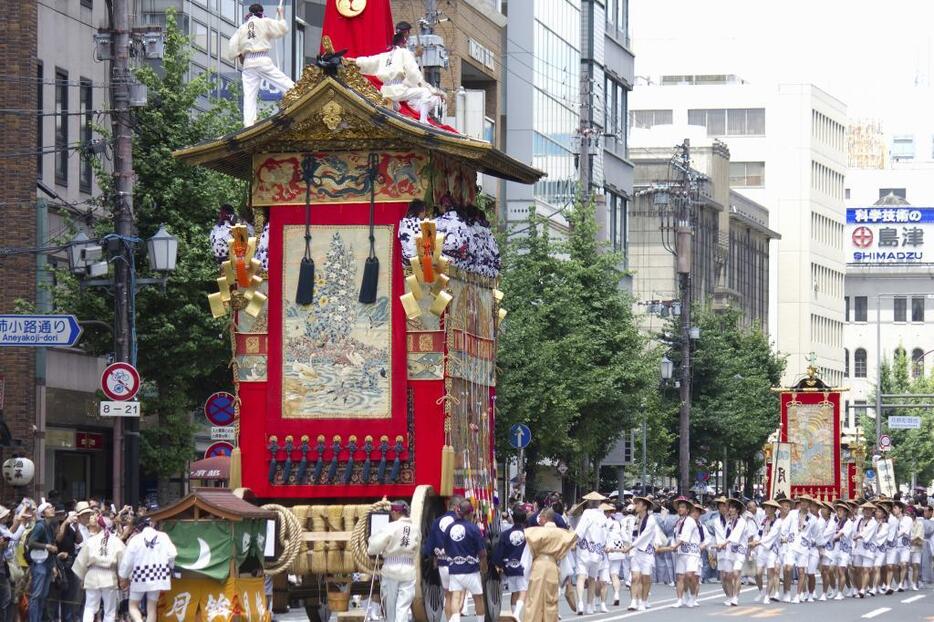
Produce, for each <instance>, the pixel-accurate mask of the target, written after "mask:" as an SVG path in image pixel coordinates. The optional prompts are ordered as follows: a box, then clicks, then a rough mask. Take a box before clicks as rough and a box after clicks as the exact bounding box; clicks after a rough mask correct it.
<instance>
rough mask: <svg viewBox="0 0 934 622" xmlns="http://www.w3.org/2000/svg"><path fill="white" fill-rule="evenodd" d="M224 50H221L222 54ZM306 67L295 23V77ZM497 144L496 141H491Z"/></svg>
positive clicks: (300, 32) (302, 36) (299, 30)
mask: <svg viewBox="0 0 934 622" xmlns="http://www.w3.org/2000/svg"><path fill="white" fill-rule="evenodd" d="M223 55H224V52H223V51H222V52H221V56H223ZM304 68H305V26H304V24H295V61H294V63H293V69H294V70H295V76H294V77H295V79H296V80H297V79H298V78H299V77H301V75H302V69H304ZM490 144H495V143H492V142H491V143H490Z"/></svg>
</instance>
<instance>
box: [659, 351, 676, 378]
mask: <svg viewBox="0 0 934 622" xmlns="http://www.w3.org/2000/svg"><path fill="white" fill-rule="evenodd" d="M674 368H675V364H674V363H672V362H671V359H670V358H668V355H667V354H666V355H665V356H663V357H662V363H661V371H662V380H671V376H672V374H673V373H674Z"/></svg>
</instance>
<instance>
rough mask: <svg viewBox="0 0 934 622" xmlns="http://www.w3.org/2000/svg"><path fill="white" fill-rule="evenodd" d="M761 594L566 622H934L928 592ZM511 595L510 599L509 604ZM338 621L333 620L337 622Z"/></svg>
mask: <svg viewBox="0 0 934 622" xmlns="http://www.w3.org/2000/svg"><path fill="white" fill-rule="evenodd" d="M756 594H757V590H756V589H755V587H746V588H744V589H743V592H742V593H741V596H740V601H739V606H738V607H726V606H724V605H723V600H724V596H723V592H722V590H721V589H720V585H719V584H716V583H714V584H705V585H702V586H701V591H700V598H699V602H700V607H697V608H695V609H674V608H673V607H672V605H673V604H674V602H675V596H674V588H671V587H668V586H665V585H662V586H655V587H653V589H652V596H651V598H650V600H649V604H650V605H651V608H649V609H648V610H646V611H627V610H626V605H627V604H628V603H629V601H628V598H624V599H623V600H622V601H621V604H620V606H619V607H610V608H609V609H610V612H609V613H597V614H592V615H583V616H577V615H574V614H573V613H572V612H571V611H570V609H568V608H567V605H566V604H565V603H564V602H563V599H562V610H561V619H562V620H563V621H565V622H575V621H580V622H617V621H618V620H628V619H631V618H639V619H640V622H641V621H642V620H644V621H645V622H684V620H685V619H686V618H691V619H695V620H696V619H703V620H710V621H711V622H718V621H720V620H722V621H723V622H727V621H729V620H731V619H733V620H745V619H754V620H773V621H775V622H809V621H812V620H816V621H820V620H825V621H826V622H838V621H850V620H852V621H854V622H862V620H872V619H877V620H884V621H886V622H889V621H892V620H897V621H898V622H934V589H931V588H927V589H922V590H921V591H918V592H902V593H895V594H893V595H892V596H876V597H875V598H865V599H856V598H849V599H847V600H843V601H833V602H814V603H807V604H802V605H791V604H787V603H772V604H769V605H760V604H757V603H755V602H753V600H752V599H753V598H755V596H756ZM508 598H509V597H508V595H507V596H506V597H505V600H506V602H507V603H508ZM275 619H276V620H277V621H279V622H307V620H308V618H307V617H306V616H305V612H304V611H303V610H293V611H291V612H289V613H287V614H279V615H276V617H275ZM333 619H334V618H332V620H333Z"/></svg>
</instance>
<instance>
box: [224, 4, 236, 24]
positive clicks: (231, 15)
mask: <svg viewBox="0 0 934 622" xmlns="http://www.w3.org/2000/svg"><path fill="white" fill-rule="evenodd" d="M220 5H221V17H223V18H224V19H226V20H227V21H229V22H233V23H235V24H236V23H237V13H238V11H237V0H220Z"/></svg>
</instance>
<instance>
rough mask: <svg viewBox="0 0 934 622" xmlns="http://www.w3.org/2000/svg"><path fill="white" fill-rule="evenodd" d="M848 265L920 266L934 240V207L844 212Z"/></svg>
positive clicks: (930, 257)
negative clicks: (930, 242) (930, 243)
mask: <svg viewBox="0 0 934 622" xmlns="http://www.w3.org/2000/svg"><path fill="white" fill-rule="evenodd" d="M846 224H847V238H846V241H845V244H846V248H847V258H846V261H847V263H848V264H851V265H852V264H859V265H864V266H872V265H878V264H899V263H900V264H922V263H932V262H934V251H931V252H928V253H926V252H925V251H926V249H925V244H926V241H927V240H931V239H934V207H912V206H904V207H865V208H849V209H847V210H846Z"/></svg>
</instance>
